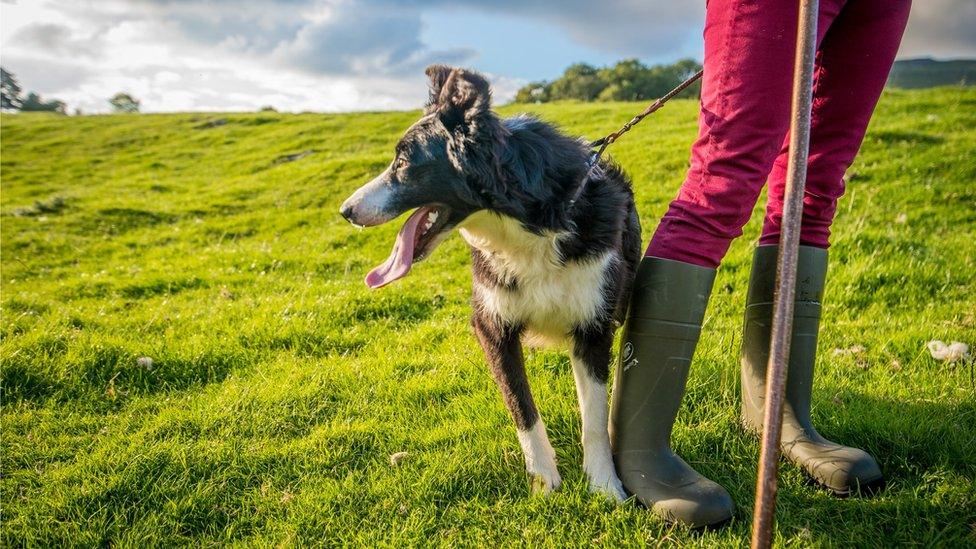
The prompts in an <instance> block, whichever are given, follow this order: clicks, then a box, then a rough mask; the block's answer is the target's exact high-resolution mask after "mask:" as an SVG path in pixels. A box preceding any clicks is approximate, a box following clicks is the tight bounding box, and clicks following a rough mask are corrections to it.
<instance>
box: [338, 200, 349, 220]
mask: <svg viewBox="0 0 976 549" xmlns="http://www.w3.org/2000/svg"><path fill="white" fill-rule="evenodd" d="M339 215H341V216H342V218H343V219H345V220H346V221H348V222H350V223H352V206H350V205H349V204H346V203H344V204H343V205H342V206H339Z"/></svg>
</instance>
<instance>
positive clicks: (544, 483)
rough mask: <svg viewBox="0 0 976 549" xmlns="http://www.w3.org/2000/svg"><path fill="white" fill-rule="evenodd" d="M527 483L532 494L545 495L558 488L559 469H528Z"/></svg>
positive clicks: (559, 480) (560, 482)
mask: <svg viewBox="0 0 976 549" xmlns="http://www.w3.org/2000/svg"><path fill="white" fill-rule="evenodd" d="M528 474H529V484H530V487H531V489H532V494H533V495H541V496H545V495H548V494H551V493H552V492H554V491H556V490H558V489H559V486H560V485H561V484H562V482H563V481H562V479H561V478H560V477H559V471H556V470H555V469H553V470H552V471H528Z"/></svg>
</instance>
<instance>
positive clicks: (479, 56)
mask: <svg viewBox="0 0 976 549" xmlns="http://www.w3.org/2000/svg"><path fill="white" fill-rule="evenodd" d="M704 6H705V3H704V0H700V1H696V0H678V1H675V0H667V1H666V0H599V1H596V2H594V1H593V0H534V1H531V0H522V1H518V0H204V1H194V0H0V61H2V64H3V66H4V68H5V69H7V70H9V71H11V72H13V73H14V74H15V75H16V76H17V77H18V79H19V80H20V83H21V85H22V86H23V87H24V88H25V90H32V91H37V92H39V93H41V94H42V95H44V96H45V97H53V98H58V99H62V100H64V101H66V102H67V103H68V104H69V107H71V108H76V107H77V108H81V109H82V110H84V111H85V112H104V111H106V110H108V103H107V101H106V99H107V98H108V97H110V96H111V95H113V94H114V93H115V92H118V91H126V92H129V93H131V94H133V95H134V96H136V97H137V98H139V99H141V100H142V106H143V110H144V111H148V112H169V111H234V110H255V109H258V108H260V107H261V106H264V105H272V106H274V107H276V108H277V109H279V110H283V111H305V110H311V111H325V112H334V111H350V110H382V109H407V108H416V107H418V106H419V105H421V103H422V102H423V100H424V99H425V97H426V89H425V81H424V76H423V68H424V67H425V66H426V65H427V64H430V63H435V62H437V63H448V64H456V65H462V66H466V67H471V68H475V69H478V70H481V71H483V72H485V73H487V74H488V76H489V78H490V79H491V81H492V85H493V88H494V93H495V97H496V98H497V100H499V101H506V100H508V99H510V98H511V97H512V96H513V95H514V93H515V91H516V90H517V89H518V88H519V87H520V86H522V85H524V84H525V83H526V82H528V81H533V80H542V79H552V78H554V77H556V76H558V75H559V74H560V73H561V72H562V70H563V69H564V68H565V67H566V66H567V65H569V64H571V63H575V62H580V61H582V62H587V63H591V64H594V65H598V66H600V65H607V64H612V63H613V62H615V61H617V60H620V59H624V58H631V57H636V58H639V59H641V60H642V61H644V62H645V63H648V64H654V63H667V62H671V61H674V60H676V59H679V58H682V57H694V58H699V59H700V57H701V49H702V46H701V30H702V22H703V19H704V9H705V8H704ZM973 28H976V1H973V0H916V2H915V5H914V7H913V12H912V17H911V20H910V22H909V27H908V31H907V33H906V37H905V41H904V43H903V45H902V49H901V51H900V53H899V56H900V57H902V58H906V57H919V56H935V57H943V58H946V57H976V33H974V32H973V31H972V29H973Z"/></svg>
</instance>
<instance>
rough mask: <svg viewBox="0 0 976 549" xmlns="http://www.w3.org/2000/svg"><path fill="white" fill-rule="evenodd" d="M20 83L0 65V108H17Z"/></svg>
mask: <svg viewBox="0 0 976 549" xmlns="http://www.w3.org/2000/svg"><path fill="white" fill-rule="evenodd" d="M21 91H22V90H21V89H20V84H18V83H17V78H16V77H15V76H14V75H13V74H11V73H9V72H7V69H4V68H3V67H0V92H2V95H0V108H3V109H4V110H18V109H20V105H21V101H22V100H21V98H20V92H21Z"/></svg>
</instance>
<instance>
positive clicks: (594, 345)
mask: <svg viewBox="0 0 976 549" xmlns="http://www.w3.org/2000/svg"><path fill="white" fill-rule="evenodd" d="M573 342H574V344H573V353H572V363H573V377H574V378H575V379H576V396H577V397H578V398H579V405H580V415H581V416H582V419H583V471H584V472H586V475H587V476H588V477H589V480H590V491H591V492H597V493H602V494H605V495H607V497H609V498H611V499H614V500H616V501H624V500H625V499H627V494H626V492H624V489H623V485H621V483H620V479H619V478H618V477H617V471H616V469H615V468H614V466H613V454H612V452H611V450H610V435H609V432H608V430H607V429H608V423H609V414H610V412H609V406H608V398H607V378H608V377H609V370H610V348H611V346H612V345H613V331H612V330H611V329H604V328H601V329H599V330H595V331H594V330H587V329H582V330H577V331H576V333H575V334H574V335H573Z"/></svg>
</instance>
